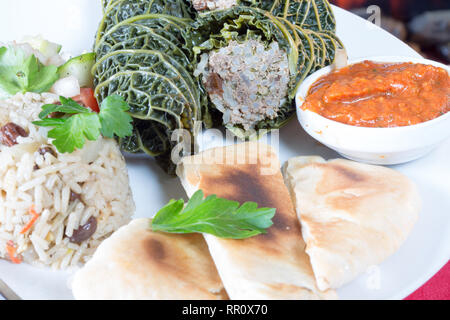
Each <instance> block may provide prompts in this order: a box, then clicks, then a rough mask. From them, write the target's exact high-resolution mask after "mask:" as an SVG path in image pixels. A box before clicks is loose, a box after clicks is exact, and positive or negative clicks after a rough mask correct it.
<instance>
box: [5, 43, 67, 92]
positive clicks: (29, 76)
mask: <svg viewBox="0 0 450 320" xmlns="http://www.w3.org/2000/svg"><path fill="white" fill-rule="evenodd" d="M58 79H59V75H58V68H57V67H56V66H44V65H43V64H42V63H41V62H40V61H39V60H38V59H37V58H36V57H35V56H34V55H30V56H29V57H26V53H25V52H24V51H23V50H22V49H20V48H13V47H8V48H7V47H1V48H0V98H1V99H4V98H8V97H11V96H13V95H15V94H16V93H19V92H20V93H25V92H36V93H42V92H46V91H48V90H49V89H50V88H51V87H52V85H53V84H54V83H55V82H56V81H57V80H58Z"/></svg>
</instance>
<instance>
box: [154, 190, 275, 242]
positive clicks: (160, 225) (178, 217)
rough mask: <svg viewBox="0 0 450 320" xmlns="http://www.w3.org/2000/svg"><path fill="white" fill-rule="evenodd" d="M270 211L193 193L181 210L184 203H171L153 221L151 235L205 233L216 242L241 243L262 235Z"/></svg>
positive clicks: (200, 191) (269, 217) (268, 221)
mask: <svg viewBox="0 0 450 320" xmlns="http://www.w3.org/2000/svg"><path fill="white" fill-rule="evenodd" d="M275 211H276V210H275V209H273V208H258V205H257V204H256V203H255V202H246V203H244V204H242V205H241V206H240V205H239V202H236V201H231V200H227V199H222V198H218V197H217V196H215V195H211V196H208V197H206V198H204V194H203V191H202V190H199V191H197V192H196V193H195V194H194V195H193V196H192V197H191V199H190V200H189V201H188V203H187V204H186V206H185V203H184V201H183V200H182V199H181V200H171V201H170V202H169V203H168V204H167V205H166V206H164V207H163V208H162V209H161V210H160V211H159V212H158V213H157V214H156V216H155V217H154V218H153V220H152V222H151V228H152V230H153V231H163V232H169V233H208V234H212V235H214V236H217V237H220V238H229V239H245V238H250V237H253V236H257V235H259V234H264V233H266V229H267V228H269V227H271V226H272V224H273V223H272V218H273V217H274V215H275Z"/></svg>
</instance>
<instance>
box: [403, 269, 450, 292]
mask: <svg viewBox="0 0 450 320" xmlns="http://www.w3.org/2000/svg"><path fill="white" fill-rule="evenodd" d="M405 300H450V262H447V264H446V265H445V266H444V267H442V269H441V270H440V271H439V272H438V273H436V274H435V275H434V276H433V278H431V279H430V280H429V281H428V282H427V283H425V284H424V285H423V286H422V287H420V288H419V289H417V290H416V291H415V292H414V293H412V294H410V295H409V296H408V297H406V298H405Z"/></svg>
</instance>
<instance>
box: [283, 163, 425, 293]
mask: <svg viewBox="0 0 450 320" xmlns="http://www.w3.org/2000/svg"><path fill="white" fill-rule="evenodd" d="M283 171H284V174H285V180H286V184H287V186H288V188H289V190H290V192H291V194H292V198H293V199H294V204H295V206H296V209H297V214H298V216H299V219H300V221H301V225H302V230H303V238H304V239H305V242H306V252H307V253H308V255H309V256H310V258H311V264H312V267H313V270H314V274H315V276H316V279H317V284H318V286H319V288H320V289H321V290H326V289H329V288H338V287H340V286H342V285H344V284H346V283H348V282H349V281H351V280H353V279H354V278H355V277H357V276H358V275H360V274H361V273H363V272H365V271H366V270H367V268H368V267H370V266H373V265H376V264H379V263H381V262H382V261H383V260H385V259H386V258H387V257H389V256H390V255H391V254H393V253H394V252H395V251H396V250H397V249H398V248H399V247H400V245H401V244H402V243H403V242H404V241H405V239H406V237H407V236H408V234H409V233H410V231H411V229H412V228H413V226H414V224H415V222H416V221H417V219H418V213H419V211H420V207H421V201H420V196H419V193H418V191H417V189H416V187H415V185H414V184H413V183H412V182H411V181H410V180H409V179H408V178H407V177H405V176H404V175H402V174H400V173H399V172H396V171H394V170H392V169H389V168H385V167H381V166H374V165H368V164H362V163H357V162H353V161H349V160H343V159H336V160H331V161H328V162H327V161H325V160H324V159H322V158H320V157H298V158H294V159H290V160H289V161H287V163H286V164H285V166H284V168H283Z"/></svg>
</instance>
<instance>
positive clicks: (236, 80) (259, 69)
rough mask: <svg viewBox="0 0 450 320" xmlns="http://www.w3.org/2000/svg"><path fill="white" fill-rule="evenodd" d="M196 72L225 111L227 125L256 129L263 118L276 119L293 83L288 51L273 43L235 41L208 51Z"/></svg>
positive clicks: (224, 119)
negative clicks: (200, 75)
mask: <svg viewBox="0 0 450 320" xmlns="http://www.w3.org/2000/svg"><path fill="white" fill-rule="evenodd" d="M196 74H203V77H202V79H203V83H204V85H205V88H206V90H207V91H208V94H209V97H210V99H211V102H212V103H213V104H214V105H215V107H216V108H217V109H218V110H220V111H221V112H222V113H223V122H224V124H225V125H241V126H242V127H243V128H244V129H245V130H248V129H253V128H254V127H255V125H256V124H257V123H258V122H260V121H261V120H265V119H274V118H275V117H276V115H277V112H278V111H279V110H280V107H281V106H282V105H283V104H284V103H285V101H286V96H287V92H288V86H289V66H288V60H287V54H286V52H285V51H283V50H282V49H280V48H279V47H278V43H276V42H273V43H271V44H270V45H269V47H268V48H266V47H265V45H264V44H263V43H262V42H260V41H257V40H249V41H246V42H244V43H242V44H241V43H238V42H236V41H231V42H230V43H229V45H228V46H227V47H224V48H221V49H219V50H217V51H213V52H211V53H210V54H209V55H208V54H204V55H203V56H202V59H201V61H200V63H199V65H198V69H197V72H196Z"/></svg>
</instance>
